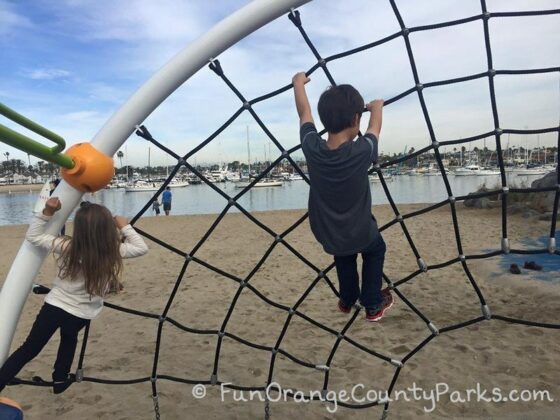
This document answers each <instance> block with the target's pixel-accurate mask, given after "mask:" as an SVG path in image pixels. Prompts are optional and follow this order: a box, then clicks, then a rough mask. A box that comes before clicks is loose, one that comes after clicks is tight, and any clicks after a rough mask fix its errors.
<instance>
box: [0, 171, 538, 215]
mask: <svg viewBox="0 0 560 420" xmlns="http://www.w3.org/2000/svg"><path fill="white" fill-rule="evenodd" d="M540 177H542V175H536V176H509V175H508V184H510V185H516V186H527V187H529V186H530V185H531V182H532V181H534V180H535V179H538V178H540ZM448 179H449V182H450V185H451V189H452V192H453V195H454V196H456V197H457V196H461V195H466V194H468V193H470V192H474V191H476V190H478V189H479V188H480V187H481V186H482V185H486V186H487V187H488V188H491V189H494V188H496V187H497V186H498V185H499V182H500V177H499V176H496V175H494V176H462V177H455V176H449V178H448ZM214 185H215V186H216V187H217V188H219V189H221V190H222V191H224V192H225V193H226V194H228V195H229V196H231V197H234V196H235V195H237V194H239V193H240V192H241V190H240V189H237V188H235V185H234V184H233V183H231V182H226V183H217V184H214ZM370 185H371V192H372V200H373V204H374V205H376V204H387V203H388V200H387V197H386V195H385V193H384V191H383V188H382V186H381V184H380V183H379V182H371V183H370ZM387 185H388V187H389V190H390V193H391V196H392V197H393V200H394V201H395V203H397V204H409V203H436V202H439V201H442V200H445V199H446V198H447V193H446V190H445V186H444V183H443V179H442V177H441V176H404V175H403V176H394V177H393V178H392V181H391V182H388V183H387ZM172 193H173V206H172V210H171V214H172V215H180V214H214V213H220V212H221V211H222V210H223V209H224V208H225V206H226V205H227V201H226V199H225V198H224V197H222V196H221V195H220V194H218V193H217V192H216V191H214V190H213V189H212V188H211V187H209V186H208V185H205V184H199V185H189V186H187V187H182V188H174V189H172ZM154 194H155V192H125V191H124V189H106V190H102V191H99V192H97V193H94V194H86V195H85V197H84V198H85V199H86V200H89V201H92V202H96V203H100V204H103V205H105V206H107V207H108V208H109V209H110V210H111V212H113V213H114V214H120V215H123V216H126V217H132V216H134V215H136V214H137V213H138V212H139V211H140V210H141V209H142V207H143V206H144V205H145V204H146V202H147V201H148V200H149V199H150V198H151V197H152V196H153V195H154ZM308 195H309V186H308V185H307V183H306V182H305V181H291V182H284V184H283V185H282V186H281V187H266V188H253V189H252V190H250V191H248V192H246V193H245V194H244V195H243V196H242V197H240V198H239V199H238V202H239V204H241V205H242V206H243V207H244V208H245V209H247V210H248V211H267V210H286V209H305V208H307V199H308ZM38 196H39V192H21V193H12V194H7V193H5V194H0V225H13V224H26V223H29V219H30V217H31V214H32V211H33V208H34V206H35V202H36V201H37V198H38ZM236 211H238V210H237V209H231V210H230V212H236ZM153 215H155V214H154V213H153V211H152V210H151V208H150V209H149V210H148V211H147V212H146V213H145V214H144V216H153Z"/></svg>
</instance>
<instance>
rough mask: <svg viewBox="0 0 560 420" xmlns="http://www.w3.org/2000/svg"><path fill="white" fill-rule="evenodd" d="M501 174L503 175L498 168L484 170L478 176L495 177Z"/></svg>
mask: <svg viewBox="0 0 560 420" xmlns="http://www.w3.org/2000/svg"><path fill="white" fill-rule="evenodd" d="M500 174H501V172H500V170H499V169H496V168H482V169H481V170H480V171H478V173H477V175H478V176H495V175H500Z"/></svg>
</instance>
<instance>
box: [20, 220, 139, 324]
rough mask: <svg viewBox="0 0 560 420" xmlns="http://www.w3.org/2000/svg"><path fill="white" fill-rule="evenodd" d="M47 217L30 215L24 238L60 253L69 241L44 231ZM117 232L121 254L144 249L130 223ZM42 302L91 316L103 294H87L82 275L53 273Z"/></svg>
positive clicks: (127, 255) (134, 253) (98, 308)
mask: <svg viewBox="0 0 560 420" xmlns="http://www.w3.org/2000/svg"><path fill="white" fill-rule="evenodd" d="M50 219H51V216H45V215H43V214H39V215H36V216H35V217H33V220H32V222H31V224H30V225H29V229H28V230H27V233H26V235H25V239H27V240H28V241H29V242H30V243H32V244H33V245H35V246H37V247H40V248H43V249H45V250H47V251H52V252H53V253H55V254H60V253H61V252H62V250H63V249H64V247H65V246H67V244H69V241H66V240H64V238H63V237H61V236H54V235H50V234H48V233H46V232H45V225H46V224H47V222H48V221H49V220H50ZM121 233H122V235H123V237H124V242H123V243H122V244H121V245H120V253H121V256H122V257H123V258H133V257H139V256H141V255H144V254H145V253H146V252H148V246H147V245H146V243H145V242H144V239H142V237H141V236H140V235H139V234H138V233H137V232H136V231H135V230H134V228H133V227H132V226H131V225H126V226H125V227H123V228H122V229H121ZM45 302H46V303H48V304H50V305H53V306H56V307H58V308H60V309H63V310H65V311H66V312H68V313H70V314H72V315H74V316H77V317H79V318H84V319H94V318H95V317H97V316H98V315H99V313H100V312H101V310H102V309H103V298H102V297H100V296H90V294H89V293H88V292H87V290H86V287H85V278H84V277H83V276H82V275H80V276H78V277H77V278H73V279H64V278H60V276H59V275H57V276H56V278H55V279H54V282H53V287H52V289H51V291H50V292H49V293H48V294H47V296H46V297H45Z"/></svg>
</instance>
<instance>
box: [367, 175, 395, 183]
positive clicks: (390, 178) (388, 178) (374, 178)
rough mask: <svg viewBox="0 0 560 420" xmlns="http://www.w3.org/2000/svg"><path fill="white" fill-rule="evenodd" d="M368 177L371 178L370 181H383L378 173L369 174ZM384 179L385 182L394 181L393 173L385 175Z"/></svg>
mask: <svg viewBox="0 0 560 420" xmlns="http://www.w3.org/2000/svg"><path fill="white" fill-rule="evenodd" d="M368 178H369V182H381V179H380V178H379V175H378V174H371V175H368ZM383 180H384V181H385V182H392V181H393V175H390V174H387V175H383Z"/></svg>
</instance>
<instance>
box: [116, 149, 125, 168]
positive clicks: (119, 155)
mask: <svg viewBox="0 0 560 420" xmlns="http://www.w3.org/2000/svg"><path fill="white" fill-rule="evenodd" d="M123 156H124V153H123V152H122V150H119V151H118V152H117V157H118V158H119V163H120V164H121V169H122V158H123Z"/></svg>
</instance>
